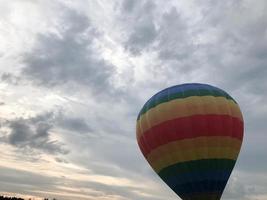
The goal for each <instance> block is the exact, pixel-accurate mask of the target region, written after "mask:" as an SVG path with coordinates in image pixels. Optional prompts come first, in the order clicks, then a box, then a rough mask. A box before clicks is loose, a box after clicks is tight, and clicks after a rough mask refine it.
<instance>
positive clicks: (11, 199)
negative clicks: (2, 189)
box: [0, 196, 25, 200]
mask: <svg viewBox="0 0 267 200" xmlns="http://www.w3.org/2000/svg"><path fill="white" fill-rule="evenodd" d="M0 200H25V199H22V198H17V197H5V196H0Z"/></svg>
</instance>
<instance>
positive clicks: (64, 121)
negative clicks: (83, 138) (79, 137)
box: [57, 113, 93, 133]
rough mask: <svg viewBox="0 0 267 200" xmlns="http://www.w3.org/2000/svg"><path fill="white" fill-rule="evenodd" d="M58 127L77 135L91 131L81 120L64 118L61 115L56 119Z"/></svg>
mask: <svg viewBox="0 0 267 200" xmlns="http://www.w3.org/2000/svg"><path fill="white" fill-rule="evenodd" d="M57 124H58V126H60V127H62V128H64V129H66V130H69V131H74V132H78V133H89V132H92V131H93V129H92V128H91V127H90V126H89V124H88V123H87V122H86V120H85V119H83V118H78V117H69V116H64V115H63V114H62V113H61V114H59V116H58V117H57Z"/></svg>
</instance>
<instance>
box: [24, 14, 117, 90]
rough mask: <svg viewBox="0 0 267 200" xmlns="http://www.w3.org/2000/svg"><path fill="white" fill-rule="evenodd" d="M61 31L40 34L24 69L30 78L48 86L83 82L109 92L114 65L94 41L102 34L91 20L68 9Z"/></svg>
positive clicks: (93, 87) (28, 55)
mask: <svg viewBox="0 0 267 200" xmlns="http://www.w3.org/2000/svg"><path fill="white" fill-rule="evenodd" d="M60 22H61V23H62V27H61V28H60V29H59V31H60V33H59V35H58V34H57V35H56V34H52V33H51V34H40V35H39V37H38V40H37V44H36V46H35V48H34V49H33V51H32V52H31V53H29V54H27V55H25V57H24V65H25V67H24V68H23V70H22V73H23V75H24V76H26V77H27V78H28V79H29V80H31V81H33V82H34V83H37V84H38V85H42V86H45V87H54V86H62V85H64V84H71V83H73V84H78V85H79V84H80V85H84V86H86V87H88V89H91V90H92V91H93V92H96V93H105V92H108V91H109V89H108V88H109V86H110V76H111V75H112V72H113V66H112V65H111V64H109V63H107V62H106V61H105V60H104V59H101V56H100V55H99V52H97V48H96V47H95V46H94V45H95V44H94V41H95V40H96V38H97V37H98V35H99V33H98V32H97V30H96V29H95V28H94V27H92V25H91V24H90V22H89V19H88V18H87V17H86V16H84V15H82V14H78V13H76V12H75V11H72V10H67V11H65V12H64V17H63V19H61V21H60Z"/></svg>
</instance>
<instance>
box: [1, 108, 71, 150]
mask: <svg viewBox="0 0 267 200" xmlns="http://www.w3.org/2000/svg"><path fill="white" fill-rule="evenodd" d="M4 125H5V126H6V127H7V128H9V129H10V133H9V134H8V135H7V137H6V138H5V142H7V143H9V144H11V145H13V146H16V147H18V148H21V149H24V150H26V151H27V150H30V149H37V150H40V151H44V152H46V153H50V154H58V153H59V154H66V153H68V150H67V149H65V148H64V147H63V144H62V143H60V142H58V141H57V140H53V139H52V138H51V135H52V128H53V126H54V124H53V113H44V114H41V115H37V116H35V117H31V118H27V119H23V118H19V119H14V120H10V121H7V122H6V123H5V124H4Z"/></svg>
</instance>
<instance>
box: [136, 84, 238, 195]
mask: <svg viewBox="0 0 267 200" xmlns="http://www.w3.org/2000/svg"><path fill="white" fill-rule="evenodd" d="M136 136H137V141H138V145H139V147H140V149H141V151H142V153H143V155H144V157H145V158H146V160H147V161H148V162H149V164H150V165H151V167H152V168H153V169H154V171H155V172H156V173H157V174H158V175H159V176H160V177H161V179H162V180H163V181H164V182H165V183H167V185H168V186H169V187H170V188H171V189H172V190H173V191H174V192H175V193H176V194H177V195H178V196H179V197H180V198H182V199H183V200H219V199H220V198H221V196H222V193H223V190H224V188H225V186H226V183H227V181H228V179H229V177H230V174H231V172H232V170H233V168H234V165H235V163H236V160H237V157H238V154H239V151H240V148H241V144H242V139H243V117H242V113H241V111H240V108H239V106H238V104H237V102H236V101H235V100H234V99H233V98H232V97H231V96H230V95H229V94H227V93H226V92H225V91H223V90H221V89H219V88H217V87H214V86H211V85H207V84H199V83H191V84H183V85H177V86H173V87H170V88H167V89H164V90H162V91H160V92H159V93H157V94H155V95H154V96H152V97H151V98H150V99H149V100H148V101H147V102H146V103H145V105H144V106H143V108H142V109H141V111H140V113H139V115H138V118H137V125H136Z"/></svg>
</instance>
